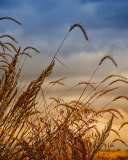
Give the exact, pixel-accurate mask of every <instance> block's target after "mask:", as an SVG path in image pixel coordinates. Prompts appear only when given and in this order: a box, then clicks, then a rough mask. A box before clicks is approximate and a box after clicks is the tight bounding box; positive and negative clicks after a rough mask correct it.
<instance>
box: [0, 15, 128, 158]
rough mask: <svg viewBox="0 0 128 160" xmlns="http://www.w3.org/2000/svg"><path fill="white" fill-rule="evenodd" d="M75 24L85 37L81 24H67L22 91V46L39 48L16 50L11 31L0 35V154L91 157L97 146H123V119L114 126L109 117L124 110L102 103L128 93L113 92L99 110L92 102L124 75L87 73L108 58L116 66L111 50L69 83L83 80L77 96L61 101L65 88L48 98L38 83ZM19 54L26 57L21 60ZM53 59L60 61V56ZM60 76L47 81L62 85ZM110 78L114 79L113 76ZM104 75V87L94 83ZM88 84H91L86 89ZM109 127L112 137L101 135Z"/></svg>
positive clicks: (102, 82)
mask: <svg viewBox="0 0 128 160" xmlns="http://www.w3.org/2000/svg"><path fill="white" fill-rule="evenodd" d="M6 19H9V20H12V21H14V22H16V23H18V24H20V23H19V22H18V21H16V20H15V19H13V18H10V17H2V18H0V20H6ZM75 27H78V28H80V29H81V31H82V33H83V35H84V36H85V39H86V40H88V37H87V34H86V32H85V29H84V28H83V27H82V25H80V24H78V23H76V24H74V25H72V26H71V27H70V29H69V32H68V33H67V35H66V37H65V38H64V40H63V41H62V43H61V44H60V46H59V48H58V50H57V52H56V53H55V55H54V57H53V59H52V61H51V63H50V64H49V65H48V67H47V68H46V69H44V70H43V71H42V72H41V74H40V75H39V76H38V77H37V79H35V80H33V81H31V82H30V84H29V85H28V86H27V88H26V90H24V91H22V92H21V90H20V87H19V82H20V75H21V72H22V68H23V66H24V62H25V61H26V57H27V56H28V57H31V56H30V55H29V54H28V52H27V50H28V49H32V50H34V51H35V52H39V51H38V50H37V49H35V48H33V47H30V46H28V47H26V48H25V49H23V51H21V48H20V47H19V48H18V49H17V48H16V47H15V45H14V44H13V43H17V41H16V40H15V38H14V37H12V36H10V35H1V36H0V38H1V41H0V46H1V52H0V58H1V60H0V76H1V77H0V159H3V160H4V159H11V160H17V159H19V160H25V159H34V160H35V159H37V160H41V159H47V160H52V159H53V160H56V159H64V160H81V159H83V160H92V159H93V158H94V156H95V155H96V153H97V152H98V151H99V150H100V149H102V148H111V147H113V146H114V143H115V142H116V141H120V142H121V143H123V144H124V145H126V146H127V144H126V143H125V142H124V141H123V140H122V139H121V138H120V135H119V130H120V129H121V128H122V127H123V126H124V125H126V124H128V122H124V123H123V124H122V125H121V127H120V128H119V130H117V131H116V130H115V129H113V127H112V126H113V122H114V121H115V120H116V119H117V118H120V119H123V115H122V114H121V113H120V112H119V111H118V110H117V109H115V108H107V107H108V106H109V105H110V104H112V103H114V102H115V101H117V100H118V99H122V98H123V99H126V100H127V101H128V97H127V96H126V95H118V96H115V98H113V100H111V101H109V102H108V104H106V105H104V106H101V109H100V110H98V109H94V108H93V104H94V103H95V102H96V101H98V100H99V99H100V98H101V97H103V96H105V95H106V94H108V93H111V92H113V91H115V90H117V89H118V88H119V86H118V87H112V85H113V84H116V83H117V82H118V81H121V82H123V83H125V84H126V85H127V83H128V81H127V78H125V77H124V76H122V75H116V74H112V75H109V76H106V77H105V78H104V79H103V80H101V82H99V83H98V85H97V83H96V84H93V83H91V80H92V78H93V77H94V75H95V73H96V72H97V70H98V68H99V67H100V66H101V65H102V63H104V61H106V60H109V61H111V62H112V63H113V65H114V66H115V67H117V64H116V62H115V60H114V59H113V58H112V57H111V56H108V55H107V56H104V57H103V58H102V59H101V60H100V61H99V63H98V66H97V67H96V69H95V70H94V72H93V74H92V75H91V76H90V79H89V81H84V82H79V83H78V84H77V85H76V86H74V87H73V88H75V87H78V86H80V85H84V88H83V91H82V93H81V94H80V95H79V98H78V99H77V100H71V101H70V102H64V101H63V99H62V98H63V95H64V94H65V93H66V92H65V93H60V95H61V96H60V97H55V96H54V95H53V96H51V97H50V100H52V101H50V103H47V99H46V93H47V92H45V90H44V89H42V86H43V84H44V81H45V79H46V77H48V76H49V75H51V74H52V71H53V68H54V65H55V61H56V60H58V58H57V54H58V52H59V49H60V48H61V46H62V45H63V43H64V41H65V40H66V38H67V37H68V35H69V33H70V32H71V31H72V30H73V29H75ZM5 37H6V38H8V39H10V40H11V41H12V43H8V42H3V41H2V40H3V39H4V38H5ZM24 56H25V60H24V61H22V59H23V58H24ZM58 61H59V62H60V63H61V64H62V65H64V64H63V63H62V62H61V61H60V60H58ZM64 78H65V77H64ZM64 78H61V79H59V80H56V81H52V80H51V82H50V84H52V86H53V85H56V84H58V83H59V84H61V85H63V83H62V82H61V81H62V80H63V79H64ZM113 78H115V79H114V80H113ZM108 80H109V81H111V82H110V83H109V84H108V85H107V86H106V87H104V88H102V89H99V87H100V86H101V85H103V84H104V83H105V82H106V81H108ZM88 87H90V88H91V89H92V90H91V91H90V92H89V93H88V94H87V95H85V94H84V93H85V91H86V90H87V88H88ZM71 89H72V88H71ZM71 89H69V90H71ZM69 90H68V91H69ZM68 91H67V92H68ZM38 95H41V97H42V103H41V104H40V105H41V108H43V111H40V110H39V108H40V107H39V104H38ZM82 99H83V100H82ZM108 114H109V117H110V118H109V119H108V122H107V123H103V125H104V127H103V129H102V130H101V131H100V130H99V123H100V122H101V118H104V116H105V115H108ZM103 125H102V126H103ZM111 132H114V133H115V139H113V141H112V142H110V143H108V142H106V139H107V138H108V137H109V136H110V133H111Z"/></svg>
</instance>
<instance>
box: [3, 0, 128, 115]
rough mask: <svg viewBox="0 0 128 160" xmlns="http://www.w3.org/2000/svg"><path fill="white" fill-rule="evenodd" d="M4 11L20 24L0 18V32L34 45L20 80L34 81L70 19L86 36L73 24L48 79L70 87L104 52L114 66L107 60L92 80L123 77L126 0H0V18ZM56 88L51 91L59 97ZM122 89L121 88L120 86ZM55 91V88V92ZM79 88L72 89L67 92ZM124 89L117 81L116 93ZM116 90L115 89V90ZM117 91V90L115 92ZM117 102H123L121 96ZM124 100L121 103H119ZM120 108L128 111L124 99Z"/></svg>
mask: <svg viewBox="0 0 128 160" xmlns="http://www.w3.org/2000/svg"><path fill="white" fill-rule="evenodd" d="M5 16H9V17H12V18H14V19H16V20H18V21H19V22H21V23H22V25H21V26H19V25H18V24H16V23H14V22H12V21H8V20H3V21H0V34H1V35H2V34H10V35H12V36H14V37H15V38H16V40H17V41H18V42H19V44H18V45H17V46H21V47H22V48H24V47H27V46H33V47H35V48H37V49H38V50H40V53H35V52H33V51H31V52H29V53H30V54H31V55H32V57H33V58H32V59H29V58H28V59H27V63H26V65H25V66H24V68H23V75H24V77H25V78H24V81H28V82H29V81H31V80H34V79H35V78H36V77H37V76H38V75H39V74H40V73H41V71H42V69H44V68H45V67H47V66H48V64H49V63H50V61H51V60H52V58H53V56H54V54H55V52H56V51H57V49H58V47H59V45H60V44H61V42H62V41H63V38H64V37H65V35H66V34H67V33H68V31H69V28H70V27H71V25H73V24H74V23H80V24H81V25H82V26H83V27H84V28H85V30H86V33H87V35H88V38H89V40H88V41H86V40H85V38H84V36H83V34H82V32H81V30H80V29H79V28H75V29H73V30H72V31H71V32H70V34H69V35H68V37H67V39H66V40H65V42H64V44H63V46H62V47H61V49H60V51H59V53H58V55H57V58H58V59H59V60H60V61H61V62H62V63H63V64H64V65H66V67H67V68H68V69H67V68H66V67H64V66H63V65H62V64H60V63H59V62H58V61H56V65H55V67H54V71H53V74H52V76H51V77H50V78H51V79H50V78H49V79H48V80H47V82H49V81H51V80H56V79H59V78H62V77H68V78H67V79H65V80H63V83H67V85H66V86H67V87H64V88H63V86H62V87H61V88H60V90H61V91H62V92H64V91H65V90H64V89H67V88H71V87H73V86H74V85H76V84H77V83H78V82H80V81H88V80H89V78H90V76H91V74H92V73H93V71H94V70H95V68H96V67H97V65H98V63H99V61H100V59H101V58H102V57H103V56H105V55H110V56H112V57H113V58H114V59H115V60H116V62H117V64H118V68H115V67H114V65H113V64H112V63H111V62H109V61H107V62H105V63H104V64H103V65H102V66H101V67H100V68H99V70H98V72H97V73H96V75H95V77H94V78H93V79H92V81H93V82H97V81H100V80H101V79H103V78H104V77H105V76H107V75H109V74H112V73H115V74H121V75H123V76H126V77H128V75H127V73H128V1H127V0H107V1H106V0H64V1H62V0H22V1H21V0H0V17H5ZM58 88H59V87H57V88H55V90H54V91H53V93H54V94H55V95H57V96H59V94H60V93H58ZM124 88H125V89H124ZM60 90H59V92H60ZM78 91H79V93H81V92H82V89H81V88H80V89H76V90H74V91H73V92H72V93H71V94H69V95H70V96H69V95H68V97H75V96H77V95H78ZM122 92H123V93H125V94H127V93H128V90H126V85H125V87H124V86H122V89H121V93H122ZM117 93H118V92H117ZM119 93H120V92H119ZM121 102H122V101H121ZM123 104H124V102H123ZM123 104H122V103H121V104H120V105H121V107H122V108H121V110H122V111H123V112H124V113H128V109H127V108H126V107H127V104H126V103H125V104H124V105H123Z"/></svg>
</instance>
